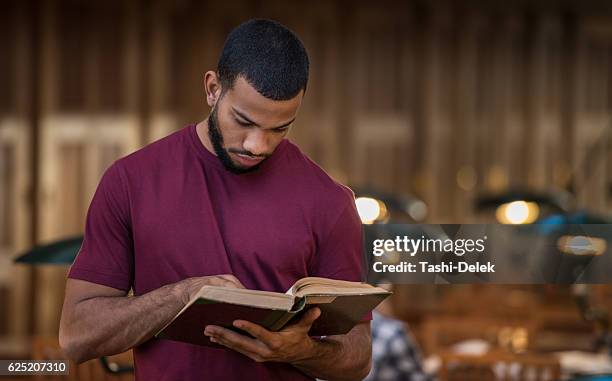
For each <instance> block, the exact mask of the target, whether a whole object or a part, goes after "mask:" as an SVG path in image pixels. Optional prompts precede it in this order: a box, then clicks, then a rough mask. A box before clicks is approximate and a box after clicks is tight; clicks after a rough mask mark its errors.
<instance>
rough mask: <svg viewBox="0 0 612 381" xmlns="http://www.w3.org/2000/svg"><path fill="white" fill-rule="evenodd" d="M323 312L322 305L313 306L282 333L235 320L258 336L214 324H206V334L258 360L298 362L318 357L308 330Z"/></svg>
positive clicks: (235, 325) (236, 325)
mask: <svg viewBox="0 0 612 381" xmlns="http://www.w3.org/2000/svg"><path fill="white" fill-rule="evenodd" d="M320 315H321V310H320V309H319V308H317V307H314V308H311V309H310V310H308V311H306V313H305V314H304V316H302V318H301V319H300V320H299V321H298V322H297V323H295V324H291V325H289V326H287V327H285V328H284V329H282V330H280V331H278V332H271V331H268V330H267V329H265V328H263V327H262V326H260V325H257V324H254V323H251V322H248V321H244V320H235V321H234V327H236V328H239V329H242V330H244V331H246V332H248V333H250V334H251V335H253V337H255V338H254V339H252V338H250V337H247V336H245V335H241V334H239V333H236V332H234V331H231V330H229V329H225V328H222V327H219V326H214V325H209V326H206V328H205V329H204V334H205V335H206V336H208V337H210V341H212V342H213V343H218V344H221V345H224V346H226V347H228V348H230V349H233V350H235V351H237V352H240V353H242V354H243V355H245V356H247V357H250V358H251V359H253V360H255V361H257V362H264V361H277V362H287V363H296V362H299V361H301V360H304V359H307V358H310V357H312V356H314V354H315V353H314V352H315V342H314V340H313V339H311V338H310V336H308V331H310V327H311V326H312V323H313V322H314V321H315V320H316V319H317V318H318V317H319V316H320Z"/></svg>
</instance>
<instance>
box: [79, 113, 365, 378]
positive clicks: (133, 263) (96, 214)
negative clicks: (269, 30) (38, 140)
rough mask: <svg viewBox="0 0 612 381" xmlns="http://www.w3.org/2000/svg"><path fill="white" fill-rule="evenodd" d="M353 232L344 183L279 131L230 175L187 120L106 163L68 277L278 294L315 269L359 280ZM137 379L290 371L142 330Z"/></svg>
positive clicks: (354, 218) (292, 373)
mask: <svg viewBox="0 0 612 381" xmlns="http://www.w3.org/2000/svg"><path fill="white" fill-rule="evenodd" d="M361 258H362V233H361V223H360V221H359V217H358V215H357V211H356V208H355V204H354V201H353V194H352V192H351V191H350V190H349V189H348V188H346V187H344V186H342V185H340V184H338V183H336V182H335V181H334V180H332V179H331V178H330V177H329V176H328V175H327V174H326V173H325V172H324V171H323V170H322V169H320V168H319V167H318V166H317V165H316V164H314V163H313V162H312V161H311V160H310V159H308V158H307V157H306V156H305V155H304V154H303V153H301V152H300V150H299V149H298V148H297V147H296V146H295V145H293V144H292V143H291V142H289V141H288V140H283V142H282V143H281V144H280V145H279V146H278V147H277V149H276V151H275V152H274V153H273V154H272V156H271V157H270V158H268V159H267V160H266V161H265V162H264V163H262V165H261V167H260V168H259V169H258V170H256V171H254V172H251V173H246V174H240V175H236V174H233V173H231V172H229V171H227V170H226V169H225V168H224V167H223V165H222V164H221V162H220V161H219V159H217V157H215V156H214V155H213V154H211V153H210V152H209V151H208V150H207V149H206V148H205V147H204V146H203V145H202V143H201V141H200V140H199V138H198V136H197V133H196V129H195V125H189V126H187V127H185V128H183V129H181V130H179V131H177V132H175V133H173V134H171V135H169V136H167V137H165V138H163V139H161V140H159V141H157V142H154V143H152V144H150V145H148V146H146V147H144V148H143V149H140V150H139V151H136V152H135V153H133V154H131V155H129V156H127V157H124V158H122V159H120V160H118V161H116V162H115V163H114V164H113V165H112V166H111V167H109V168H108V169H107V171H106V172H105V173H104V175H103V177H102V180H101V181H100V184H99V185H98V189H97V190H96V193H95V195H94V197H93V200H92V202H91V205H90V207H89V211H88V214H87V222H86V226H85V240H84V242H83V245H82V247H81V250H80V251H79V254H78V256H77V258H76V260H75V262H74V264H73V265H72V267H71V269H70V273H69V275H68V277H70V278H75V279H82V280H86V281H89V282H94V283H98V284H103V285H106V286H110V287H113V288H117V289H120V290H129V289H130V288H133V290H134V294H135V295H142V294H145V293H147V292H149V291H152V290H155V289H157V288H159V287H161V286H164V285H166V284H169V283H174V282H178V281H180V280H182V279H185V278H188V277H195V276H206V275H216V274H233V275H234V276H236V277H237V278H238V279H240V281H241V282H242V283H243V284H244V285H245V287H247V288H250V289H257V290H267V291H277V292H285V291H286V290H287V289H288V288H289V287H290V286H291V285H292V284H293V283H294V282H295V281H296V280H298V279H300V278H302V277H306V276H320V277H328V278H336V279H344V280H351V281H359V280H362V275H361V274H362V273H361ZM134 361H135V367H136V379H137V380H221V379H223V380H231V379H236V380H243V379H245V377H247V375H248V379H249V380H301V379H304V380H306V379H311V378H310V377H308V376H306V375H305V374H303V373H301V372H300V371H298V370H297V369H296V368H294V367H292V366H291V365H288V364H284V363H257V362H255V361H253V360H251V359H249V358H248V357H246V356H243V355H242V354H240V353H237V352H234V351H232V350H229V349H215V348H208V347H200V346H196V345H191V344H184V343H180V342H174V341H169V340H161V339H152V340H149V341H147V342H146V343H144V344H142V345H140V346H138V347H136V348H134Z"/></svg>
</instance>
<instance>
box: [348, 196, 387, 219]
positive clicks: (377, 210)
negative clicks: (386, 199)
mask: <svg viewBox="0 0 612 381" xmlns="http://www.w3.org/2000/svg"><path fill="white" fill-rule="evenodd" d="M355 204H356V205H357V212H358V213H359V218H360V219H361V222H362V223H364V224H366V225H370V224H373V223H374V222H379V221H383V220H385V219H386V218H387V215H388V214H387V207H386V206H385V204H384V203H383V202H382V201H379V200H376V199H374V198H371V197H358V198H357V199H356V200H355Z"/></svg>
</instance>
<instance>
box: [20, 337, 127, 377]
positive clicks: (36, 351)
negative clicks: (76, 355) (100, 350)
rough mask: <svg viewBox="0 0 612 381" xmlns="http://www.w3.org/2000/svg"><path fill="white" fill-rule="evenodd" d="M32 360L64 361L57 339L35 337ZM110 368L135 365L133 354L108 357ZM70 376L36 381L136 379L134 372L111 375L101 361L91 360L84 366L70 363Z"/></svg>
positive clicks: (125, 353)
mask: <svg viewBox="0 0 612 381" xmlns="http://www.w3.org/2000/svg"><path fill="white" fill-rule="evenodd" d="M32 359H34V360H64V359H65V357H64V355H63V354H62V350H61V348H60V346H59V342H58V340H57V338H55V337H35V338H34V339H33V343H32ZM107 361H108V362H107V363H108V364H110V367H111V368H113V369H115V368H125V367H130V366H131V365H132V363H133V359H132V352H131V351H128V352H124V353H121V354H118V355H115V356H110V357H107ZM69 369H70V371H69V375H68V376H37V377H35V378H34V379H36V380H45V381H52V380H58V381H128V380H133V379H134V374H133V373H132V372H124V373H116V374H114V373H111V372H109V371H107V370H105V369H104V366H103V364H102V362H100V361H99V359H94V360H89V361H86V362H84V363H82V364H79V365H77V364H75V363H74V362H70V364H69Z"/></svg>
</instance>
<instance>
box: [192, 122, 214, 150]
mask: <svg viewBox="0 0 612 381" xmlns="http://www.w3.org/2000/svg"><path fill="white" fill-rule="evenodd" d="M196 133H197V134H198V138H199V139H200V142H201V143H202V145H203V146H204V148H206V149H207V150H208V152H210V153H212V154H213V155H215V156H217V154H216V153H215V149H214V148H213V145H212V143H211V141H210V138H209V137H208V118H206V119H204V120H203V121H201V122H200V123H198V124H197V125H196Z"/></svg>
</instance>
